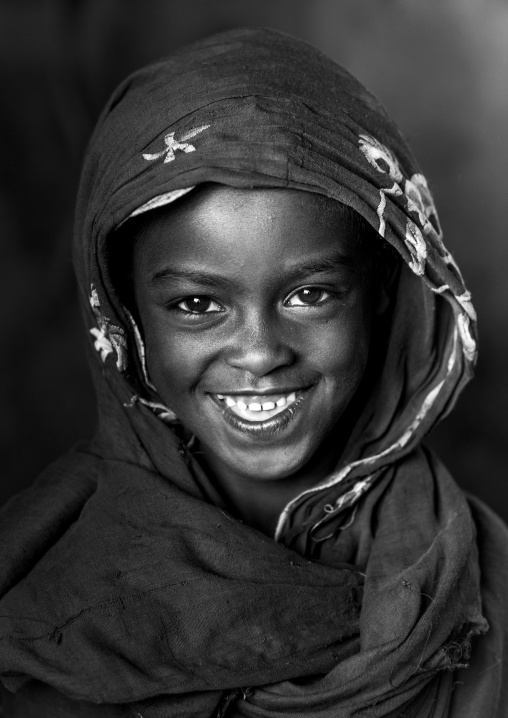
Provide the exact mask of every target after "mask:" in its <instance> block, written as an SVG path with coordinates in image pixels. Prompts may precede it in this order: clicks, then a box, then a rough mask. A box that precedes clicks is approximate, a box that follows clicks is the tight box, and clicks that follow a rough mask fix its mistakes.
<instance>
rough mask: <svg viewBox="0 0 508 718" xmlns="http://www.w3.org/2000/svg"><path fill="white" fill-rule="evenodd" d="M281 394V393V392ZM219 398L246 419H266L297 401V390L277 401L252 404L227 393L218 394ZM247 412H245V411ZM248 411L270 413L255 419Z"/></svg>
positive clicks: (254, 402)
mask: <svg viewBox="0 0 508 718" xmlns="http://www.w3.org/2000/svg"><path fill="white" fill-rule="evenodd" d="M279 396H280V394H279ZM217 398H218V399H219V400H220V401H223V402H224V403H225V404H226V406H227V407H229V408H230V409H232V410H233V413H235V414H238V415H239V416H243V418H244V419H247V420H250V421H253V420H255V421H266V420H267V419H269V418H271V417H272V416H275V415H276V414H279V413H280V412H281V411H283V409H284V408H285V407H286V406H289V405H290V404H292V403H293V402H294V401H296V392H294V391H293V392H291V394H288V395H287V396H281V397H280V399H277V401H265V402H264V403H261V402H260V401H253V402H252V403H251V404H247V403H246V402H245V401H243V400H242V399H238V400H237V399H236V398H233V397H232V396H228V395H227V394H217ZM244 412H245V413H244ZM248 412H254V413H257V412H269V413H268V414H260V416H259V418H258V417H256V419H254V417H253V416H249V413H248Z"/></svg>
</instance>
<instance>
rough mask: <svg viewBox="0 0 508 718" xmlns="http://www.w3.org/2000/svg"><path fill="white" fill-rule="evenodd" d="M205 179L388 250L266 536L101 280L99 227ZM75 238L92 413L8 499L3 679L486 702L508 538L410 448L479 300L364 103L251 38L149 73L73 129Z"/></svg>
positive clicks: (452, 375)
mask: <svg viewBox="0 0 508 718" xmlns="http://www.w3.org/2000/svg"><path fill="white" fill-rule="evenodd" d="M204 182H215V183H222V184H225V185H228V186H231V187H239V188H248V187H268V188H278V187H279V188H280V187H284V188H293V189H296V190H301V191H306V192H315V193H319V194H322V195H325V196H327V197H329V198H332V199H335V200H337V201H339V202H342V203H343V204H346V205H348V206H349V207H351V208H353V209H354V210H355V211H356V212H358V213H359V214H360V215H362V216H363V217H364V218H365V220H366V221H367V222H368V223H369V224H370V225H372V227H373V228H374V229H375V230H376V231H377V233H378V234H379V235H380V236H379V241H380V242H382V241H385V242H387V243H389V244H390V245H392V246H393V247H394V248H395V250H396V251H397V253H398V254H399V255H400V257H401V258H402V260H403V262H402V269H401V271H400V274H399V276H398V279H397V286H396V290H395V300H394V309H393V315H392V319H391V325H390V327H389V331H388V336H387V348H386V352H385V353H384V355H383V357H382V360H381V365H380V366H379V367H378V372H377V377H378V379H377V381H376V383H375V385H374V387H373V388H372V392H371V396H370V398H369V400H368V402H367V403H366V404H365V407H364V410H363V413H362V414H361V416H360V419H359V420H358V422H357V424H356V425H355V427H354V430H353V432H352V434H351V437H350V439H349V442H348V444H347V446H346V448H345V450H344V452H343V454H342V456H341V459H340V462H339V464H338V465H337V467H336V469H335V471H334V472H333V473H332V474H331V475H330V476H329V477H327V478H326V479H325V480H324V481H323V482H321V484H319V485H318V486H316V487H314V488H312V489H310V490H308V491H306V492H304V493H303V494H301V495H300V496H298V497H296V498H295V499H294V500H293V501H292V502H291V503H290V504H289V505H288V506H287V507H286V509H285V510H284V512H283V513H282V515H281V517H280V520H279V524H278V527H277V532H276V536H275V538H276V541H274V540H273V539H270V538H268V537H265V536H263V535H262V534H260V533H258V532H257V531H255V530H254V529H252V528H250V527H249V526H246V525H244V524H242V523H241V522H239V521H237V520H235V519H234V518H233V517H232V516H230V515H229V514H228V513H227V511H225V510H224V507H223V506H222V504H221V500H220V498H219V496H218V495H217V494H216V492H215V490H214V487H213V486H212V484H211V482H210V481H209V479H208V477H207V476H206V475H205V474H204V473H203V471H202V470H201V469H200V467H199V465H198V464H197V463H196V462H195V460H194V458H193V456H192V453H191V451H190V449H189V447H188V445H187V444H186V441H185V439H184V433H183V432H182V429H181V427H180V425H179V423H178V417H175V415H174V414H173V413H172V411H171V409H170V408H169V407H166V406H164V405H163V404H162V402H161V399H160V397H159V396H158V395H157V391H156V389H155V387H153V385H152V384H151V382H150V379H149V377H148V375H147V372H146V366H145V362H144V346H143V341H142V338H141V334H140V332H139V329H138V327H137V326H136V323H135V321H134V319H133V317H132V316H131V315H130V314H129V312H128V310H127V309H126V308H125V307H124V306H123V304H122V301H121V299H120V297H119V295H118V291H117V288H116V287H115V285H114V282H112V279H111V271H110V270H111V261H112V259H111V258H112V253H111V246H112V245H111V242H112V237H113V234H114V233H116V231H117V230H118V229H119V228H120V227H122V226H124V225H125V223H128V222H129V220H130V219H131V218H132V217H134V216H138V215H141V214H142V213H143V212H148V211H150V210H151V209H153V208H155V207H160V206H164V205H168V206H169V205H170V204H171V202H173V201H176V200H178V198H179V197H181V196H182V195H183V194H185V193H186V192H189V191H192V188H193V187H195V186H196V185H198V184H201V183H204ZM125 226H128V225H125ZM75 250H76V252H75V257H76V266H77V274H78V279H79V284H80V291H81V296H82V299H83V307H84V314H85V321H86V324H87V326H88V328H89V330H90V336H89V340H90V341H89V350H90V355H91V364H92V370H93V374H94V380H95V383H96V387H97V395H98V400H99V424H98V430H97V434H96V437H95V439H94V440H93V442H92V443H91V445H90V446H87V447H84V448H83V449H81V450H80V451H75V452H73V453H71V454H70V455H69V456H67V457H66V458H64V459H63V460H62V461H60V462H58V463H57V464H56V465H55V466H53V467H51V468H50V469H49V470H48V472H47V473H46V475H45V477H43V479H42V480H41V481H39V482H38V483H36V485H35V487H34V488H33V489H32V490H31V492H29V494H28V495H27V496H25V497H24V498H23V499H19V500H17V501H16V500H15V501H14V503H13V504H12V505H11V507H10V508H8V509H7V510H6V512H5V517H6V519H5V520H6V523H5V526H6V528H5V529H4V533H3V539H4V545H7V546H10V547H11V548H10V550H11V555H10V556H9V559H8V560H7V561H6V563H5V569H4V570H3V571H2V572H1V573H0V588H1V590H2V592H3V598H2V599H1V600H0V614H1V616H0V645H1V646H2V652H1V653H0V673H1V674H2V676H3V677H4V681H5V682H6V683H8V685H10V687H11V688H15V687H17V686H18V685H20V684H21V683H22V682H23V680H25V679H26V677H29V678H36V679H38V680H40V681H42V682H43V683H46V684H49V685H51V686H53V687H54V688H56V689H58V690H59V691H61V692H63V693H65V694H67V695H68V696H70V697H72V698H74V699H80V700H84V701H89V702H104V703H114V704H118V703H122V704H129V705H132V706H137V708H136V710H138V711H139V714H140V715H142V716H143V718H151V717H152V716H153V717H154V718H155V717H158V716H161V717H162V716H168V715H171V716H181V717H182V718H187V717H188V718H191V717H192V716H203V717H204V718H207V717H208V716H213V715H224V714H226V713H227V714H228V715H229V713H228V711H231V713H230V714H231V715H244V716H249V717H251V718H254V717H259V718H261V717H263V718H268V717H271V716H273V717H275V716H282V715H287V716H297V715H298V716H330V718H331V716H338V715H340V716H344V717H345V718H346V717H348V716H369V717H370V716H372V717H377V718H381V717H387V716H399V715H400V716H401V715H404V716H408V717H409V716H412V717H414V718H416V717H418V718H431V717H432V718H444V716H448V715H453V716H461V718H462V717H463V716H466V718H473V717H474V718H476V717H477V716H478V715H480V714H481V715H482V716H485V717H486V718H490V717H492V718H493V717H494V716H495V717H496V718H497V717H499V718H500V717H501V716H502V715H504V713H503V710H507V706H508V703H507V699H506V696H505V697H503V696H502V695H501V690H502V675H503V673H502V671H503V670H504V637H505V632H506V625H507V620H506V619H507V617H506V611H505V609H504V608H503V604H502V603H501V602H500V601H499V598H498V597H497V596H496V593H497V592H499V591H501V590H506V583H507V580H508V579H507V567H506V566H507V564H506V559H507V548H506V538H507V535H506V532H505V529H504V527H503V526H502V524H501V523H500V522H499V521H498V520H497V519H496V518H495V517H493V516H492V515H491V514H490V513H489V512H488V510H487V509H486V508H485V507H483V506H481V505H480V504H478V502H475V503H473V505H472V507H471V506H470V505H469V504H468V502H467V501H466V498H465V497H464V496H463V494H462V493H461V492H460V490H459V489H458V488H457V486H456V485H455V484H454V482H453V480H452V479H451V478H450V477H449V475H448V473H447V472H446V470H445V469H444V468H443V466H442V465H441V464H440V463H439V461H438V460H437V459H436V458H435V457H434V456H433V455H432V454H431V453H430V452H429V451H428V450H426V449H424V448H422V446H421V442H422V439H423V437H424V436H425V434H426V433H427V432H428V431H429V430H430V429H431V427H432V426H434V424H435V423H436V422H437V421H438V420H440V419H441V418H442V417H443V416H445V415H446V414H447V413H448V412H449V411H450V409H451V408H452V407H453V405H454V403H455V401H456V399H457V396H458V394H459V392H460V391H461V390H462V388H463V387H464V385H465V384H466V382H467V381H468V380H469V378H470V377H471V375H472V369H473V365H474V362H475V359H476V324H475V313H474V309H473V306H472V304H471V297H470V294H469V293H468V292H467V290H466V288H465V286H464V284H463V281H462V278H461V275H460V272H459V270H458V268H457V266H456V264H455V262H454V260H453V258H452V256H451V255H450V254H449V253H448V252H447V250H446V249H445V247H444V246H443V243H442V238H441V230H440V227H439V221H438V218H437V214H436V210H435V207H434V204H433V200H432V196H431V194H430V191H429V189H428V185H427V182H426V180H425V177H424V176H423V174H422V173H421V172H420V170H419V168H418V166H417V165H416V163H415V160H414V159H413V157H412V155H411V153H410V151H409V149H408V147H407V145H406V144H405V142H404V140H403V139H402V137H401V135H400V133H399V131H398V130H397V128H396V127H395V125H394V124H393V122H392V121H391V120H390V119H389V118H388V117H387V115H386V113H385V111H384V110H383V108H382V107H381V106H380V105H379V103H378V101H377V100H376V99H375V98H374V97H373V96H372V95H371V94H370V93H368V92H367V91H366V90H365V88H364V87H362V86H361V85H360V84H359V83H358V82H357V81H356V80H355V79H354V78H353V77H351V76H350V75H349V74H348V73H347V72H345V71H344V70H343V69H342V68H340V67H339V66H337V65H336V64H335V63H333V62H332V61H331V60H329V59H328V58H326V57H325V56H323V55H321V54H320V53H319V52H317V51H316V50H315V49H313V48H312V47H309V46H308V45H306V44H305V43H303V42H301V41H299V40H294V39H292V38H289V37H287V36H284V35H281V34H279V33H276V32H274V31H270V30H239V31H234V32H231V33H228V34H225V35H220V36H216V37H212V38H210V39H208V40H205V41H203V42H200V43H197V44H195V45H193V46H191V47H188V48H186V49H184V50H183V51H181V52H179V53H176V54H175V55H173V56H172V57H170V58H169V59H167V60H164V61H162V62H160V63H158V64H156V65H152V66H150V67H147V68H145V69H143V70H141V71H139V72H137V73H135V74H134V75H132V76H131V77H129V78H128V79H127V80H126V81H125V82H124V83H122V85H121V86H120V87H119V88H118V89H117V91H116V92H115V93H114V95H113V97H112V98H111V100H110V101H109V103H108V105H107V107H106V108H105V110H104V112H103V114H102V116H101V118H100V120H99V123H98V126H97V129H96V131H95V134H94V136H93V137H92V140H91V143H90V147H89V150H88V154H87V157H86V161H85V165H84V170H83V177H82V183H81V188H80V193H79V198H78V207H77V216H76V232H75ZM125 251H128V250H127V249H126V250H125ZM27 516H28V517H29V518H30V519H31V525H28V519H27V518H26V517H27ZM20 517H21V519H22V520H23V521H24V522H25V523H24V528H23V529H22V536H21V538H19V521H20ZM15 525H16V528H17V530H18V534H16V545H15V546H14V541H13V538H12V537H13V536H14V535H15V531H14V528H12V527H13V526H15ZM0 539H2V535H1V534H0ZM480 567H481V574H480ZM489 624H490V631H489V632H487V630H488V627H489ZM469 663H471V667H470V668H465V666H467V665H468V664H469ZM9 680H10V683H9ZM457 686H459V687H457ZM454 687H455V690H454ZM480 706H481V709H480Z"/></svg>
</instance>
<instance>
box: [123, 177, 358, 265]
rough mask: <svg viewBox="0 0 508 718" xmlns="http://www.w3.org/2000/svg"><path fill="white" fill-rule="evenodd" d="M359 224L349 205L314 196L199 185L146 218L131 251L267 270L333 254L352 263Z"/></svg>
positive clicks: (144, 256)
mask: <svg viewBox="0 0 508 718" xmlns="http://www.w3.org/2000/svg"><path fill="white" fill-rule="evenodd" d="M358 229H359V223H358V222H355V219H354V213H353V212H352V211H351V210H350V209H349V208H347V207H345V206H344V205H342V204H340V203H339V202H336V201H335V200H332V199H330V198H327V197H324V196H322V195H319V194H314V193H311V192H304V191H300V190H294V189H267V188H263V189H238V188H231V187H226V186H223V185H203V186H201V187H199V188H197V189H196V190H194V191H193V192H191V193H190V194H189V195H187V196H186V197H184V198H182V200H179V201H178V202H176V203H175V204H174V205H170V206H168V207H166V208H164V209H161V210H156V211H154V212H150V213H148V214H147V215H145V217H144V218H143V220H142V223H141V224H139V225H138V226H137V228H136V231H135V236H136V249H135V252H136V259H137V260H139V261H140V262H141V263H142V264H143V265H145V266H152V265H156V264H158V263H160V262H164V261H171V263H179V262H184V263H186V262H199V261H201V262H204V263H205V264H207V263H210V264H217V263H218V264H220V265H222V266H223V268H224V269H226V268H227V267H233V266H235V265H239V266H246V265H249V264H250V267H251V270H253V269H254V266H256V265H257V264H264V265H265V269H266V270H268V269H269V268H270V267H271V268H273V269H274V268H275V267H276V268H277V269H281V268H283V267H284V265H285V264H286V263H290V264H294V263H297V262H298V261H299V260H302V261H304V260H305V259H308V258H311V257H312V256H314V255H315V256H316V257H318V256H321V255H326V254H337V252H342V253H343V254H344V255H347V256H348V257H350V258H351V259H354V260H355V262H358V261H360V260H361V259H362V257H363V255H364V253H365V246H364V243H362V242H359V241H358V233H359V232H358Z"/></svg>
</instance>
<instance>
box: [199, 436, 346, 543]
mask: <svg viewBox="0 0 508 718" xmlns="http://www.w3.org/2000/svg"><path fill="white" fill-rule="evenodd" d="M340 448H342V447H340ZM198 455H199V461H200V463H201V464H202V466H203V468H204V469H205V471H206V472H207V474H208V475H209V477H210V478H211V480H212V482H213V484H214V485H215V487H216V488H217V490H218V492H219V493H220V494H221V496H222V498H223V500H224V502H225V504H226V506H227V508H228V509H229V511H230V512H231V513H232V514H233V515H235V516H237V517H238V518H239V519H241V520H242V521H245V523H247V524H249V526H253V527H254V528H256V529H258V531H261V532H262V533H264V534H266V535H267V536H270V537H273V535H274V533H275V528H276V526H277V521H278V519H279V516H280V514H281V512H282V511H283V510H284V508H285V507H286V505H287V504H288V503H289V502H290V501H291V500H292V499H294V498H296V497H297V496H298V495H299V494H301V493H302V492H303V491H305V490H307V489H310V488H312V487H313V486H316V485H317V484H319V483H320V482H321V481H322V480H323V479H325V478H326V477H327V476H328V475H329V474H330V473H331V472H332V471H333V470H334V468H335V466H336V465H337V461H338V458H339V456H340V451H339V452H337V440H336V436H334V437H333V438H330V439H328V440H327V441H325V442H324V444H322V445H321V446H320V448H319V450H318V451H317V452H316V454H315V455H314V456H313V457H312V459H311V460H310V461H309V462H307V464H305V465H304V466H302V467H301V468H300V469H298V471H296V472H295V473H293V474H291V476H288V477H284V478H282V479H271V480H259V479H256V477H253V476H250V475H245V474H240V473H238V472H237V471H234V470H232V469H231V467H229V466H228V465H227V464H224V463H223V462H221V461H218V460H217V458H216V457H215V456H213V455H211V454H210V453H207V452H203V453H201V451H200V452H199V454H198Z"/></svg>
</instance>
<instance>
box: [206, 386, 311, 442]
mask: <svg viewBox="0 0 508 718" xmlns="http://www.w3.org/2000/svg"><path fill="white" fill-rule="evenodd" d="M309 389H310V388H305V389H298V390H295V391H291V392H288V393H284V394H282V393H279V394H264V395H241V394H209V396H210V398H211V399H212V400H213V402H214V404H215V405H216V406H218V407H219V409H221V412H222V415H223V416H224V418H225V419H226V421H227V422H228V423H229V424H231V425H232V426H234V427H235V428H236V429H239V430H240V431H243V432H244V433H250V434H256V435H260V434H266V435H273V434H275V433H278V432H279V431H282V430H283V429H285V428H286V426H287V425H288V424H289V423H290V422H291V421H292V420H293V419H294V418H295V416H296V415H297V414H298V410H299V408H300V407H301V405H302V404H303V403H304V401H305V399H306V398H307V395H308V393H309Z"/></svg>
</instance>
